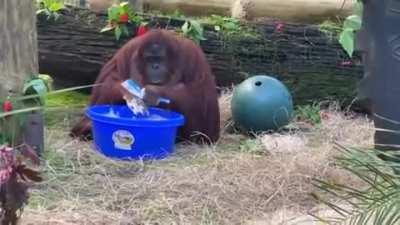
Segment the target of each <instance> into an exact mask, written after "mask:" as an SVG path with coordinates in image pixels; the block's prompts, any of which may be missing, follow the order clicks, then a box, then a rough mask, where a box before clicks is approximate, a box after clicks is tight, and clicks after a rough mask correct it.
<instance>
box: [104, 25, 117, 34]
mask: <svg viewBox="0 0 400 225" xmlns="http://www.w3.org/2000/svg"><path fill="white" fill-rule="evenodd" d="M114 28H115V27H113V26H110V25H107V26H106V27H104V28H103V29H101V30H100V33H103V32H107V31H110V30H113V29H114Z"/></svg>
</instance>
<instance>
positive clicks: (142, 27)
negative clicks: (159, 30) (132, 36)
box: [136, 25, 149, 36]
mask: <svg viewBox="0 0 400 225" xmlns="http://www.w3.org/2000/svg"><path fill="white" fill-rule="evenodd" d="M147 31H149V29H148V28H147V27H146V26H145V25H140V26H139V28H138V30H137V34H136V36H141V35H143V34H145V33H146V32H147Z"/></svg>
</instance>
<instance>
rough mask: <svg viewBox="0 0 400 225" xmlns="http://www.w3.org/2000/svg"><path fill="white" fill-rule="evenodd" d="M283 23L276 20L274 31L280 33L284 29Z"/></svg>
mask: <svg viewBox="0 0 400 225" xmlns="http://www.w3.org/2000/svg"><path fill="white" fill-rule="evenodd" d="M284 27H285V24H284V23H283V22H278V23H277V24H276V25H275V32H278V33H282V32H283V30H284Z"/></svg>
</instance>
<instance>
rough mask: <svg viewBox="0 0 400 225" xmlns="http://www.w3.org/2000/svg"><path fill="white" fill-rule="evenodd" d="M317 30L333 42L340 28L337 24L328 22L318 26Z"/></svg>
mask: <svg viewBox="0 0 400 225" xmlns="http://www.w3.org/2000/svg"><path fill="white" fill-rule="evenodd" d="M319 30H320V31H321V32H322V33H324V34H325V35H326V36H327V37H328V38H329V40H333V39H334V38H336V37H338V36H339V35H340V32H341V31H342V26H341V25H340V24H339V23H335V22H333V21H329V20H328V21H324V22H323V23H322V24H320V25H319Z"/></svg>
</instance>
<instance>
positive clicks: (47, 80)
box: [38, 74, 54, 91]
mask: <svg viewBox="0 0 400 225" xmlns="http://www.w3.org/2000/svg"><path fill="white" fill-rule="evenodd" d="M38 78H39V79H41V80H42V81H43V82H44V83H45V84H46V87H47V91H51V90H52V89H53V87H52V86H53V82H54V80H53V78H51V76H50V75H48V74H39V75H38Z"/></svg>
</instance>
